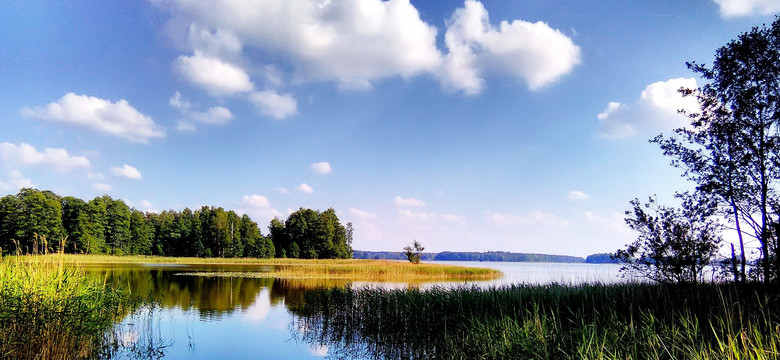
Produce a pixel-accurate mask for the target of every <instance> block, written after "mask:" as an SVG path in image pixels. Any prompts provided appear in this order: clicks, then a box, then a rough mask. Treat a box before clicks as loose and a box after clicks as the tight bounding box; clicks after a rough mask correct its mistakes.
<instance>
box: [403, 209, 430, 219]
mask: <svg viewBox="0 0 780 360" xmlns="http://www.w3.org/2000/svg"><path fill="white" fill-rule="evenodd" d="M398 215H401V216H402V217H405V218H409V219H417V220H422V221H429V220H433V219H435V218H436V214H431V213H423V212H414V211H411V210H409V209H398Z"/></svg>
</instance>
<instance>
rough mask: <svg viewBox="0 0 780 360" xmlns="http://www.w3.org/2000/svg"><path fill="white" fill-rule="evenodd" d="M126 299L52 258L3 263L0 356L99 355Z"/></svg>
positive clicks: (0, 268) (5, 260)
mask: <svg viewBox="0 0 780 360" xmlns="http://www.w3.org/2000/svg"><path fill="white" fill-rule="evenodd" d="M127 304H128V298H127V297H126V296H125V295H124V293H123V292H122V291H120V290H116V289H113V288H111V287H109V286H106V285H105V284H104V283H103V282H102V281H100V280H99V279H94V278H90V277H89V276H88V275H87V274H86V273H84V271H83V270H82V269H80V268H79V267H73V266H63V263H62V262H59V261H56V257H50V258H35V259H33V258H24V257H17V258H12V257H5V258H2V259H0V358H23V359H75V358H91V357H98V356H100V354H101V352H102V351H104V350H106V349H105V346H104V344H105V336H106V334H107V332H108V331H110V330H111V328H112V326H113V325H114V322H115V321H116V320H117V319H119V318H121V316H123V315H124V310H125V309H124V307H125V305H127Z"/></svg>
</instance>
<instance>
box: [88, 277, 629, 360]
mask: <svg viewBox="0 0 780 360" xmlns="http://www.w3.org/2000/svg"><path fill="white" fill-rule="evenodd" d="M469 265H472V264H469ZM473 265H476V266H480V265H481V266H484V264H473ZM540 266H541V267H540ZM604 269H606V270H604V271H607V273H608V276H613V275H612V274H613V270H615V273H616V269H612V268H604ZM87 270H88V271H89V272H91V273H92V274H93V275H94V276H99V277H102V278H105V281H106V282H107V283H110V284H114V285H117V286H122V287H124V288H126V289H128V290H129V291H130V292H131V293H132V294H133V295H135V296H137V297H139V298H143V299H152V300H153V301H152V302H147V303H146V304H147V305H146V306H150V307H141V308H138V309H135V310H134V311H130V312H128V314H127V316H126V317H125V319H124V321H123V322H122V323H121V324H120V325H119V326H118V327H117V329H118V331H116V334H115V335H114V336H115V337H117V339H115V341H114V343H115V344H117V346H116V348H115V351H114V353H115V354H119V355H114V356H106V357H115V358H163V357H164V358H201V359H211V358H232V359H254V358H285V359H311V358H317V357H322V356H328V357H331V358H334V357H335V358H348V359H363V358H398V357H402V358H409V357H416V356H411V355H412V354H410V353H408V347H406V346H407V345H408V344H414V343H417V342H422V343H426V342H427V343H430V342H431V340H432V339H430V338H428V337H426V336H432V335H435V334H434V333H435V332H436V331H426V332H422V333H417V334H416V335H411V337H407V336H405V335H403V334H401V335H402V336H401V337H395V338H391V337H390V336H389V335H388V334H387V333H386V332H383V331H378V332H370V331H369V332H365V331H362V330H361V331H362V332H360V333H359V332H357V330H355V328H353V327H350V326H342V325H344V324H341V323H338V322H334V320H333V319H332V318H327V319H326V318H324V317H317V316H314V317H312V316H310V315H311V314H310V313H307V303H306V297H307V294H310V293H312V290H317V289H332V288H341V289H343V288H349V287H352V288H358V287H372V288H377V287H378V288H382V289H404V288H416V289H418V288H419V289H428V288H430V287H431V286H432V284H431V283H428V284H425V283H414V284H407V283H381V284H378V283H366V282H352V281H348V280H326V279H272V278H246V277H241V275H240V274H237V275H236V276H235V277H205V276H185V275H181V273H197V272H237V273H239V272H244V273H245V272H253V271H270V270H271V269H270V268H269V267H267V266H265V267H260V266H251V265H250V266H247V265H197V266H193V265H176V266H165V265H159V264H150V265H139V264H112V265H94V266H89V267H88V268H87ZM501 270H502V271H504V272H505V273H507V274H508V275H509V278H508V279H507V280H506V281H511V282H522V280H518V278H519V277H520V276H529V274H535V273H536V272H546V273H551V271H550V265H538V266H537V267H533V266H529V265H525V264H522V265H519V267H518V268H517V269H514V270H512V269H509V268H503V269H501ZM556 271H557V268H556ZM580 271H581V270H580ZM588 271H591V270H588ZM599 271H602V270H599ZM560 274H564V272H563V271H561V272H560ZM599 274H600V273H599ZM554 276H556V277H558V276H565V274H564V275H559V273H558V272H556V273H555V275H554ZM586 276H587V277H592V276H594V275H592V273H590V272H589V273H587V275H586ZM599 276H601V275H599ZM605 276H607V275H605ZM534 279H536V278H534ZM526 281H528V279H526ZM534 281H535V280H534ZM472 284H473V283H472ZM483 284H489V285H491V286H492V285H496V284H497V283H496V282H495V281H493V282H483ZM463 285H464V283H463V282H460V283H457V282H456V283H438V284H437V286H444V287H449V286H463ZM499 285H500V284H499ZM315 292H316V291H315ZM347 303H348V302H347ZM309 305H310V304H309ZM308 309H309V310H310V309H311V308H310V307H309V308H308ZM131 310H132V309H131ZM342 310H343V311H345V312H348V311H351V309H349V308H346V309H342ZM396 316H397V317H399V321H402V322H403V321H404V320H403V314H396ZM383 320H386V319H383ZM345 321H346V320H345ZM425 322H427V323H429V324H437V323H439V322H441V319H426V320H425ZM370 323H371V321H368V322H366V324H370ZM122 329H124V330H122ZM128 329H129V330H128ZM119 330H122V331H119ZM363 330H365V329H363ZM426 334H427V335H426ZM417 348H418V349H425V348H426V347H425V346H423V347H417ZM404 349H407V350H404ZM418 355H419V354H418ZM423 355H424V354H423Z"/></svg>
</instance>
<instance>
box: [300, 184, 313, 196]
mask: <svg viewBox="0 0 780 360" xmlns="http://www.w3.org/2000/svg"><path fill="white" fill-rule="evenodd" d="M298 191H300V192H302V193H306V194H312V193H314V189H312V187H311V186H309V185H308V184H306V183H302V184H300V185H298Z"/></svg>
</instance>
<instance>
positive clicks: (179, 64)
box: [173, 51, 254, 96]
mask: <svg viewBox="0 0 780 360" xmlns="http://www.w3.org/2000/svg"><path fill="white" fill-rule="evenodd" d="M173 67H174V69H176V71H178V72H179V74H181V75H182V76H184V78H185V79H186V80H187V81H189V82H190V83H192V84H194V85H197V86H200V87H201V88H203V89H204V90H206V91H207V92H208V93H210V94H212V95H216V96H223V95H233V94H237V93H243V92H249V91H251V90H252V89H254V85H253V84H252V81H251V80H250V79H249V75H248V74H247V73H246V71H244V69H242V68H240V67H239V66H237V65H235V64H231V63H229V62H225V61H222V60H221V59H219V58H216V57H211V56H208V55H205V54H203V53H201V52H200V51H195V53H194V54H193V55H191V56H184V55H181V56H179V58H178V59H176V61H175V62H174V63H173Z"/></svg>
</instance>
